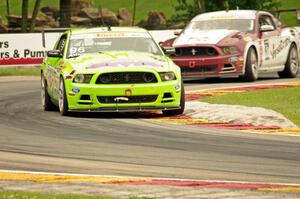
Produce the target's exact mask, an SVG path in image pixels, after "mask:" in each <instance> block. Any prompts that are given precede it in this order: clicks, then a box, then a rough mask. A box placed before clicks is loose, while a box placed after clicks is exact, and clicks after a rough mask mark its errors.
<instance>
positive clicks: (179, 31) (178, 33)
mask: <svg viewBox="0 0 300 199" xmlns="http://www.w3.org/2000/svg"><path fill="white" fill-rule="evenodd" d="M181 33H182V30H181V29H177V30H174V35H175V36H179V35H180V34H181Z"/></svg>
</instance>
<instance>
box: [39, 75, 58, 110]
mask: <svg viewBox="0 0 300 199" xmlns="http://www.w3.org/2000/svg"><path fill="white" fill-rule="evenodd" d="M41 100H42V107H43V109H44V111H51V110H53V109H54V108H55V105H54V104H53V103H52V101H51V98H50V95H49V93H48V91H47V82H46V79H45V77H44V75H43V74H41Z"/></svg>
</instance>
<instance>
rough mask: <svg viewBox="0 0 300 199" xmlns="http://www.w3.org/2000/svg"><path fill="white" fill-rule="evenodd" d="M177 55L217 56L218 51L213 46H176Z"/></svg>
mask: <svg viewBox="0 0 300 199" xmlns="http://www.w3.org/2000/svg"><path fill="white" fill-rule="evenodd" d="M175 50H176V56H216V55H218V52H217V51H216V49H214V48H212V47H186V48H176V49H175Z"/></svg>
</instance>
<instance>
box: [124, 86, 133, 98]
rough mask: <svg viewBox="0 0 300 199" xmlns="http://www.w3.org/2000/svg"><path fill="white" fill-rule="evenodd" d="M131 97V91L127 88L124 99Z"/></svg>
mask: <svg viewBox="0 0 300 199" xmlns="http://www.w3.org/2000/svg"><path fill="white" fill-rule="evenodd" d="M131 95H132V90H131V88H127V89H126V90H125V96H126V97H129V96H131Z"/></svg>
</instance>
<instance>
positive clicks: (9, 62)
mask: <svg viewBox="0 0 300 199" xmlns="http://www.w3.org/2000/svg"><path fill="white" fill-rule="evenodd" d="M42 63H43V58H18V59H16V58H9V59H0V66H1V65H21V64H22V65H23V64H42Z"/></svg>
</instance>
